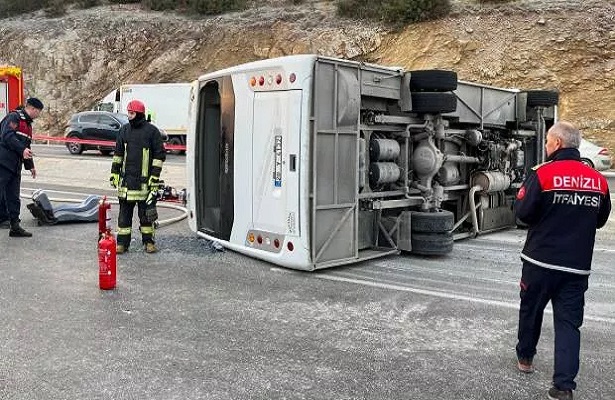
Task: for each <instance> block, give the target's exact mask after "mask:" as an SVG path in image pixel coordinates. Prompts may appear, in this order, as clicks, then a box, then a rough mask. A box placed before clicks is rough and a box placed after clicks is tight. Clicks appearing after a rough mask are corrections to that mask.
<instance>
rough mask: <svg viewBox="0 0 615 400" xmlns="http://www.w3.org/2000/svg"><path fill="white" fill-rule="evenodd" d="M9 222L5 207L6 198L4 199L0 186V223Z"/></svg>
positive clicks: (7, 210) (7, 211) (2, 189)
mask: <svg viewBox="0 0 615 400" xmlns="http://www.w3.org/2000/svg"><path fill="white" fill-rule="evenodd" d="M8 220H9V209H8V207H7V205H6V198H5V197H4V188H2V187H1V186H0V222H3V221H8Z"/></svg>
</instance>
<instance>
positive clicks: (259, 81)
mask: <svg viewBox="0 0 615 400" xmlns="http://www.w3.org/2000/svg"><path fill="white" fill-rule="evenodd" d="M258 84H259V85H260V86H263V85H264V84H265V77H264V76H261V77H260V78H258Z"/></svg>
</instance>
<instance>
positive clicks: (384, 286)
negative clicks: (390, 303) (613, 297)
mask: <svg viewBox="0 0 615 400" xmlns="http://www.w3.org/2000/svg"><path fill="white" fill-rule="evenodd" d="M316 277H317V278H319V279H325V280H329V281H337V282H346V283H355V284H357V285H363V286H370V287H376V288H380V289H389V290H397V291H401V292H410V293H417V294H422V295H425V296H433V297H439V298H444V299H449V300H462V301H468V302H471V303H479V304H485V305H489V306H495V307H502V308H508V309H512V310H518V309H519V304H518V302H514V303H513V302H506V301H498V300H489V299H481V298H477V297H470V296H465V295H462V294H455V293H445V292H439V291H436V290H425V289H417V288H412V287H406V286H400V285H393V284H390V283H381V282H375V281H367V280H364V279H358V278H345V277H341V276H335V275H330V274H318V275H316ZM545 314H552V311H551V310H549V309H546V310H545ZM583 319H584V320H585V321H594V322H604V323H607V324H614V325H615V318H605V317H599V316H594V315H585V317H584V318H583Z"/></svg>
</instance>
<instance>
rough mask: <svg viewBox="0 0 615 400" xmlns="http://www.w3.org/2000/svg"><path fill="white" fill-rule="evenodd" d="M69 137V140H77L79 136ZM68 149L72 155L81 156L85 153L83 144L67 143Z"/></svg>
mask: <svg viewBox="0 0 615 400" xmlns="http://www.w3.org/2000/svg"><path fill="white" fill-rule="evenodd" d="M68 137H69V138H76V137H77V135H75V134H69V135H68ZM66 148H67V149H68V152H69V153H70V154H75V155H79V154H81V153H83V146H82V145H81V143H76V142H66Z"/></svg>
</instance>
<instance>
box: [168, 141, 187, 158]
mask: <svg viewBox="0 0 615 400" xmlns="http://www.w3.org/2000/svg"><path fill="white" fill-rule="evenodd" d="M167 143H168V144H171V145H173V146H181V145H182V144H183V143H182V140H181V139H180V138H178V137H172V138H170V139H169V141H168V142H167ZM168 153H169V154H184V153H185V152H184V151H183V150H169V151H168Z"/></svg>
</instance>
